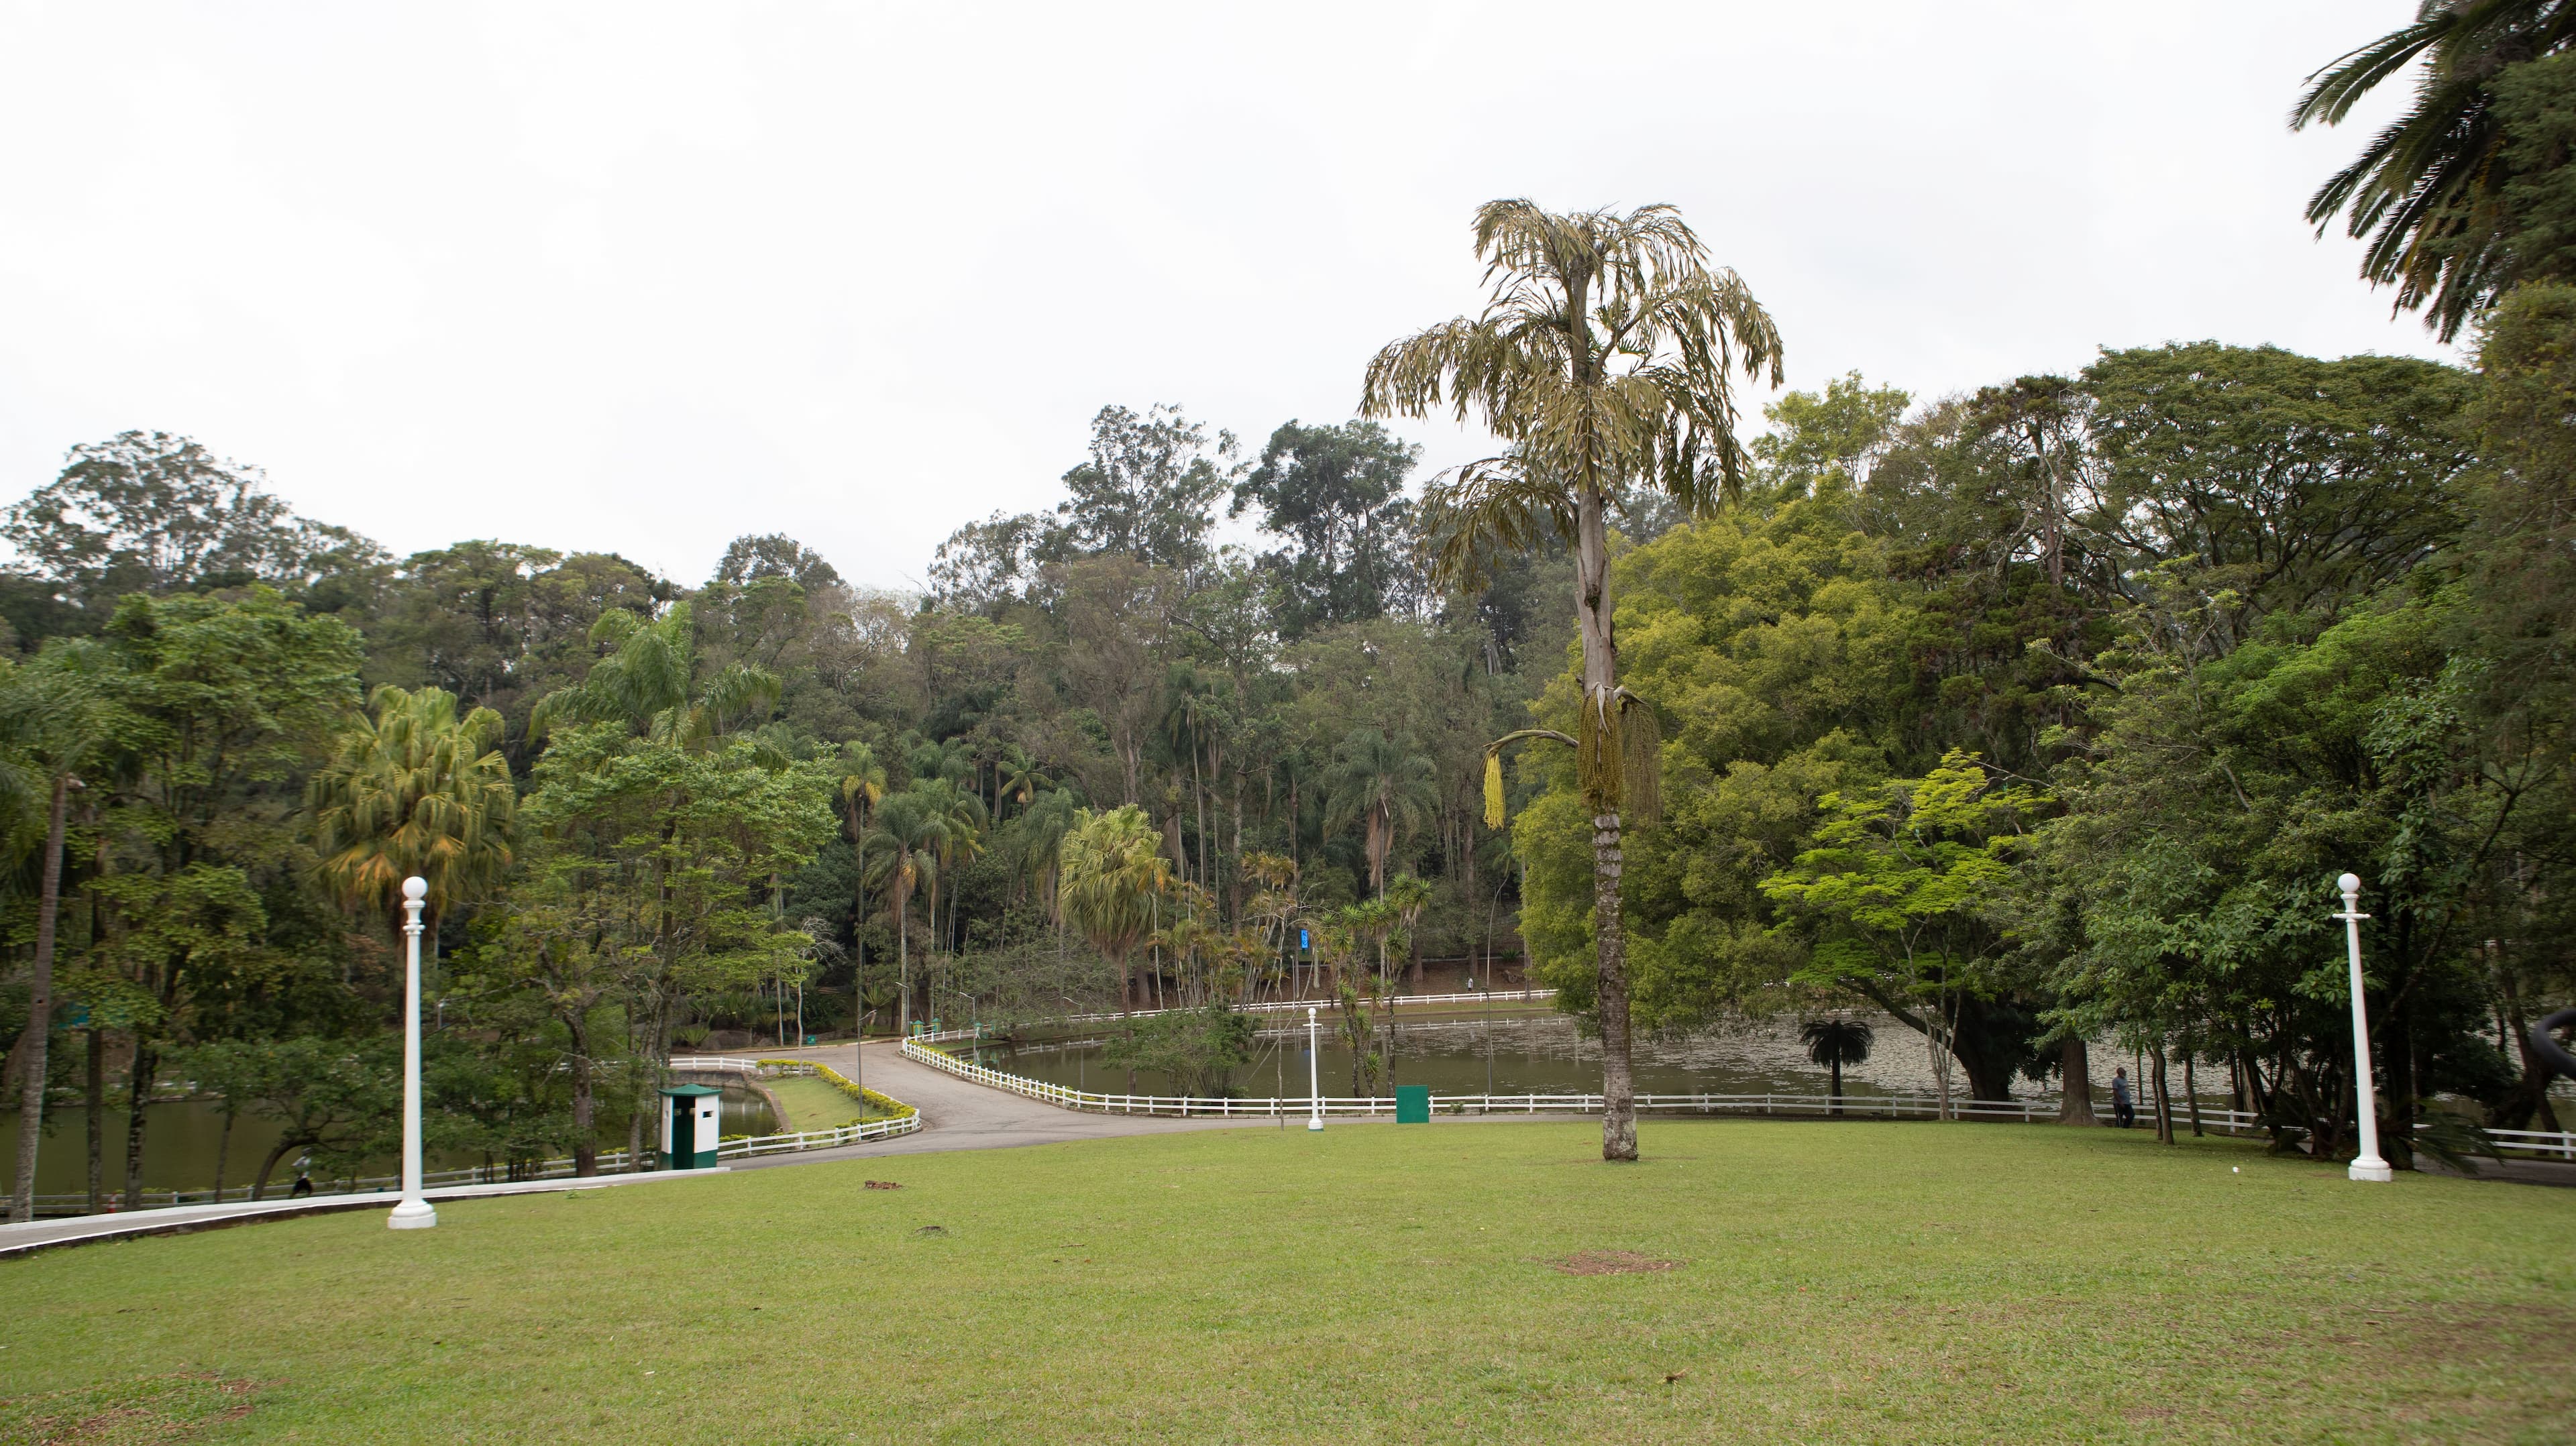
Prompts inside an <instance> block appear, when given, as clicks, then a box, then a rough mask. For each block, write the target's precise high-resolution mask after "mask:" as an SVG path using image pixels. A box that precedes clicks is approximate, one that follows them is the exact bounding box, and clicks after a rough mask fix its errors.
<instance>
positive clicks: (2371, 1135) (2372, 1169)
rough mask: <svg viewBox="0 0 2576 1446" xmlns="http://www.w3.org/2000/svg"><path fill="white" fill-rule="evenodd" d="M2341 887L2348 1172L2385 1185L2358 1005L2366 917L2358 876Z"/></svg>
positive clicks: (2365, 1027)
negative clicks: (2351, 1102) (2352, 1133)
mask: <svg viewBox="0 0 2576 1446" xmlns="http://www.w3.org/2000/svg"><path fill="white" fill-rule="evenodd" d="M2335 887H2336V888H2338V889H2341V890H2343V912H2342V913H2340V914H2337V915H2335V917H2336V918H2338V919H2341V920H2343V943H2344V953H2345V956H2346V958H2347V959H2348V960H2349V961H2350V963H2351V965H2352V1079H2353V1083H2354V1085H2355V1086H2357V1087H2358V1088H2359V1091H2360V1096H2361V1154H2360V1155H2358V1156H2356V1157H2355V1158H2354V1160H2353V1162H2352V1170H2351V1171H2350V1173H2351V1175H2352V1178H2354V1179H2356V1180H2374V1181H2377V1182H2379V1183H2380V1184H2383V1185H2384V1184H2386V1183H2388V1181H2389V1180H2390V1179H2392V1178H2394V1177H2393V1175H2392V1173H2391V1172H2390V1170H2389V1168H2388V1162H2387V1161H2386V1160H2383V1159H2381V1158H2380V1157H2379V1098H2378V1094H2377V1092H2376V1091H2374V1090H2373V1089H2372V1088H2371V1086H2370V1021H2369V1019H2368V1018H2367V1017H2366V1016H2365V1015H2364V1014H2363V1013H2362V1004H2361V921H2362V920H2364V919H2367V918H2369V917H2370V916H2369V915H2368V914H2365V913H2363V912H2362V911H2361V876H2360V875H2358V874H2346V875H2344V876H2343V877H2342V878H2339V879H2337V880H2335Z"/></svg>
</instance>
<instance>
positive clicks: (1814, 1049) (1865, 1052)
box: [1798, 1019, 1878, 1115]
mask: <svg viewBox="0 0 2576 1446" xmlns="http://www.w3.org/2000/svg"><path fill="white" fill-rule="evenodd" d="M1798 1038H1799V1039H1800V1040H1802V1041H1804V1042H1805V1044H1806V1046H1807V1058H1809V1059H1811V1060H1814V1061H1815V1062H1816V1063H1818V1064H1820V1065H1822V1066H1824V1067H1825V1068H1827V1069H1829V1070H1832V1071H1833V1072H1834V1106H1833V1112H1834V1113H1835V1114H1837V1115H1839V1114H1841V1113H1842V1112H1843V1066H1844V1065H1847V1064H1858V1063H1860V1062H1861V1061H1862V1060H1865V1059H1867V1058H1869V1048H1870V1046H1871V1045H1873V1044H1876V1043H1877V1042H1878V1031H1877V1030H1874V1029H1872V1028H1870V1027H1869V1021H1868V1020H1866V1019H1811V1020H1808V1021H1807V1023H1806V1025H1805V1027H1804V1028H1802V1029H1800V1030H1799V1031H1798Z"/></svg>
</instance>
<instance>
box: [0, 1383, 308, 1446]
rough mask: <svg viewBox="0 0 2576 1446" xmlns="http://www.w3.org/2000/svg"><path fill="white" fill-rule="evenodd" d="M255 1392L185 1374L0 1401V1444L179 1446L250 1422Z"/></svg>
mask: <svg viewBox="0 0 2576 1446" xmlns="http://www.w3.org/2000/svg"><path fill="white" fill-rule="evenodd" d="M259 1389H260V1383H259V1382H257V1381H237V1380H226V1379H225V1378H223V1377H221V1376H217V1375H212V1374H206V1373H195V1372H189V1373H180V1374H175V1375H167V1376H146V1377H144V1378H143V1379H141V1380H137V1381H116V1382H111V1383H109V1384H107V1385H103V1386H91V1387H89V1388H87V1389H85V1390H76V1391H54V1392H50V1393H48V1394H46V1395H42V1396H20V1397H18V1398H16V1399H14V1400H0V1440H9V1441H25V1442H30V1443H33V1446H129V1443H131V1446H141V1443H143V1442H165V1441H186V1440H189V1439H191V1438H193V1437H195V1436H196V1435H197V1433H198V1432H200V1431H203V1430H204V1429H205V1428H207V1427H209V1426H217V1425H222V1424H223V1423H225V1422H228V1421H238V1420H240V1419H241V1418H242V1417H244V1416H247V1415H249V1414H250V1409H251V1397H252V1396H254V1395H256V1394H257V1393H258V1392H259Z"/></svg>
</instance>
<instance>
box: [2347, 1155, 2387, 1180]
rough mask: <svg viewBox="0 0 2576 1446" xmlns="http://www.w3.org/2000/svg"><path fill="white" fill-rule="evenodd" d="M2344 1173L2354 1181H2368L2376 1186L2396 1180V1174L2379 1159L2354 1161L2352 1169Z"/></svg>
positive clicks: (2384, 1161) (2385, 1162)
mask: <svg viewBox="0 0 2576 1446" xmlns="http://www.w3.org/2000/svg"><path fill="white" fill-rule="evenodd" d="M2346 1173H2347V1174H2349V1175H2351V1176H2352V1178H2354V1179H2356V1180H2368V1181H2370V1182H2371V1183H2373V1184H2376V1185H2385V1184H2387V1183H2388V1182H2389V1181H2391V1180H2394V1179H2396V1178H2397V1172H2395V1171H2394V1170H2391V1169H2389V1168H2388V1162H2387V1161H2386V1160H2381V1159H2369V1158H2365V1159H2360V1160H2355V1161H2353V1162H2352V1169H2350V1170H2349V1171H2347V1172H2346Z"/></svg>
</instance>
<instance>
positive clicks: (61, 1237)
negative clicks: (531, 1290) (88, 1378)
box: [0, 1165, 731, 1260]
mask: <svg viewBox="0 0 2576 1446" xmlns="http://www.w3.org/2000/svg"><path fill="white" fill-rule="evenodd" d="M729 1173H731V1169H730V1167H728V1166H724V1165H718V1166H716V1167H715V1168H713V1169H708V1170H649V1171H646V1172H645V1173H643V1174H640V1175H592V1176H590V1177H588V1178H578V1177H576V1178H567V1179H559V1180H503V1181H496V1182H494V1183H492V1184H489V1185H447V1186H442V1187H440V1188H438V1189H434V1190H424V1191H422V1192H421V1194H422V1195H423V1196H424V1197H426V1198H427V1199H429V1200H430V1201H432V1202H436V1201H441V1200H479V1199H483V1198H485V1197H488V1196H495V1195H544V1194H550V1193H553V1192H556V1191H563V1190H601V1189H607V1188H609V1187H612V1186H617V1185H642V1184H649V1183H651V1182H653V1181H656V1180H695V1179H702V1178H704V1177H706V1176H709V1175H724V1174H729ZM401 1198H402V1195H401V1193H400V1192H398V1191H392V1190H384V1191H378V1192H376V1193H374V1194H369V1195H329V1196H314V1195H308V1196H306V1197H304V1198H303V1199H301V1200H261V1201H257V1202H252V1201H243V1202H240V1203H236V1204H229V1205H211V1204H209V1205H178V1206H173V1207H170V1208H167V1209H161V1210H137V1211H134V1212H132V1213H131V1214H123V1215H82V1216H76V1217H74V1218H72V1219H69V1220H30V1221H26V1222H24V1223H16V1224H8V1225H0V1260H14V1259H18V1258H20V1257H22V1256H28V1255H33V1254H35V1253H36V1252H37V1251H40V1250H51V1249H54V1248H56V1247H57V1246H65V1245H87V1244H89V1243H91V1242H93V1241H100V1240H132V1239H136V1238H138V1237H141V1236H145V1235H188V1234H193V1233H195V1232H196V1231H199V1230H221V1229H223V1228H225V1227H226V1226H231V1225H248V1224H252V1223H254V1222H257V1221H261V1220H292V1219H294V1218H295V1217H297V1216H299V1215H326V1214H330V1213H332V1212H334V1211H340V1210H373V1209H383V1208H390V1207H391V1206H392V1205H393V1204H394V1202H396V1201H398V1200H400V1199H401Z"/></svg>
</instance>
